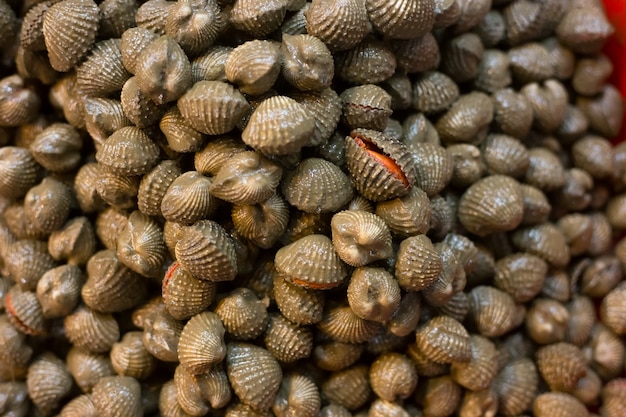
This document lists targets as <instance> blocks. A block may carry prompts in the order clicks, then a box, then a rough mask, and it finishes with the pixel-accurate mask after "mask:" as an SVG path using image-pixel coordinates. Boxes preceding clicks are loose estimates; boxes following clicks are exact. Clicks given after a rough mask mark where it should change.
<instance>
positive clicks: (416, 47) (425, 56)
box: [391, 33, 441, 74]
mask: <svg viewBox="0 0 626 417" xmlns="http://www.w3.org/2000/svg"><path fill="white" fill-rule="evenodd" d="M391 48H392V50H393V52H394V54H395V55H396V61H397V69H398V70H399V71H403V72H406V73H409V74H414V73H419V72H422V71H433V70H435V69H437V67H438V66H439V61H440V60H441V55H440V52H439V45H438V44H437V40H436V39H435V37H434V36H433V35H432V33H427V34H425V35H424V36H422V37H420V38H415V39H410V40H406V41H402V40H397V41H394V42H393V43H392V44H391Z"/></svg>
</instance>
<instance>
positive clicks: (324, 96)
mask: <svg viewBox="0 0 626 417" xmlns="http://www.w3.org/2000/svg"><path fill="white" fill-rule="evenodd" d="M291 98H293V99H294V100H296V101H297V102H298V103H300V105H302V106H303V107H304V108H305V109H306V110H308V111H309V113H311V115H313V118H314V119H315V129H314V131H313V135H312V137H311V138H309V141H308V142H307V143H306V144H305V146H318V145H323V144H324V143H325V142H326V141H328V140H329V138H330V137H331V136H332V135H333V132H334V131H335V128H336V127H337V122H339V117H340V116H341V109H342V102H341V100H340V98H339V96H338V95H337V93H336V92H335V91H334V90H333V89H331V88H326V89H323V90H321V91H309V92H294V93H291ZM326 159H328V160H329V161H330V162H333V163H335V164H337V165H342V164H338V163H337V162H336V161H333V160H332V159H331V158H326Z"/></svg>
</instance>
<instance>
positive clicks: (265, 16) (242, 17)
mask: <svg viewBox="0 0 626 417" xmlns="http://www.w3.org/2000/svg"><path fill="white" fill-rule="evenodd" d="M286 13H287V2H286V1H280V0H271V1H269V2H266V3H263V4H260V3H258V2H256V1H255V0H237V1H236V2H235V4H234V6H233V8H232V9H231V11H230V19H229V21H230V23H231V24H232V25H233V27H234V28H236V29H239V30H242V31H245V32H248V33H250V34H252V35H253V36H254V37H255V38H264V37H266V36H267V35H269V34H270V33H272V32H274V31H275V30H276V29H278V28H279V27H280V25H281V24H282V23H283V19H284V18H285V14H286Z"/></svg>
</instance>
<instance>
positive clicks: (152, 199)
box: [137, 160, 181, 216]
mask: <svg viewBox="0 0 626 417" xmlns="http://www.w3.org/2000/svg"><path fill="white" fill-rule="evenodd" d="M180 175H181V169H180V167H179V165H178V163H177V162H176V161H172V160H165V161H162V162H161V163H160V164H159V165H157V166H155V167H154V168H153V169H152V170H151V171H150V172H148V173H146V175H144V176H143V178H142V179H141V182H140V184H139V190H138V193H137V205H138V207H139V211H141V212H142V213H144V214H146V215H148V216H159V215H161V201H162V200H163V197H164V195H165V194H166V192H167V190H168V188H169V186H170V185H171V184H172V183H173V182H174V180H175V179H176V178H178V177H179V176H180Z"/></svg>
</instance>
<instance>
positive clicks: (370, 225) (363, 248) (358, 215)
mask: <svg viewBox="0 0 626 417" xmlns="http://www.w3.org/2000/svg"><path fill="white" fill-rule="evenodd" d="M331 229H332V238H333V246H334V247H335V250H336V251H337V254H338V255H339V257H340V258H341V259H342V260H343V261H344V262H346V263H347V264H348V265H352V266H356V267H359V266H364V265H367V264H369V263H371V262H373V261H375V260H379V259H385V258H388V257H390V256H391V254H392V248H391V234H390V233H389V229H388V228H387V226H386V225H385V223H384V221H383V220H382V219H381V218H380V217H378V216H376V215H375V214H372V213H367V212H365V211H354V210H348V211H342V212H340V213H337V214H335V215H334V216H333V218H332V221H331Z"/></svg>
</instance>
